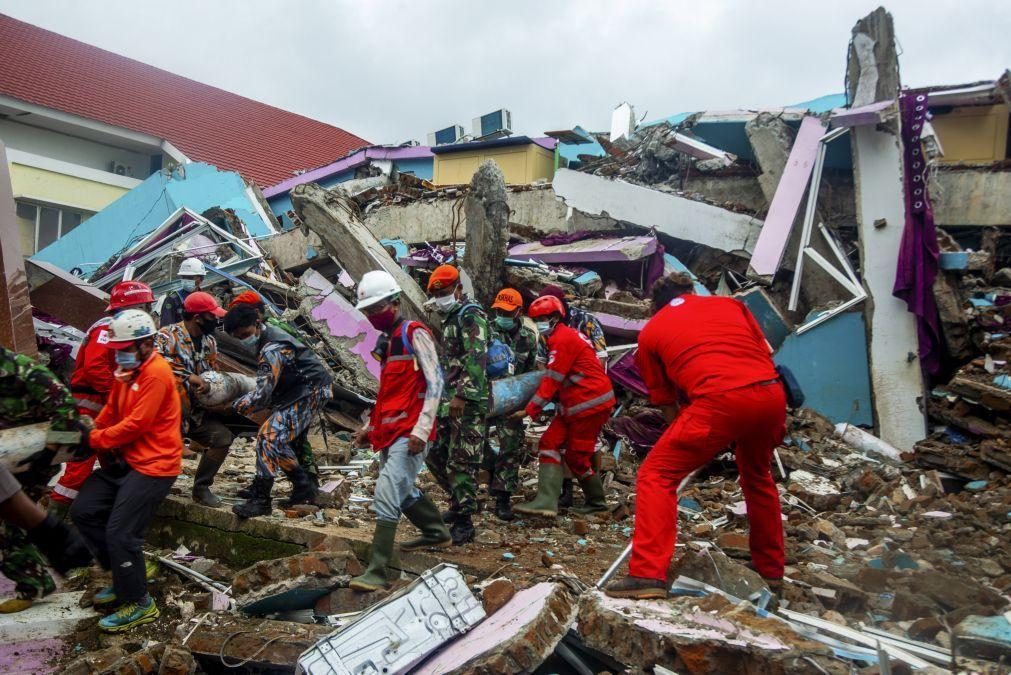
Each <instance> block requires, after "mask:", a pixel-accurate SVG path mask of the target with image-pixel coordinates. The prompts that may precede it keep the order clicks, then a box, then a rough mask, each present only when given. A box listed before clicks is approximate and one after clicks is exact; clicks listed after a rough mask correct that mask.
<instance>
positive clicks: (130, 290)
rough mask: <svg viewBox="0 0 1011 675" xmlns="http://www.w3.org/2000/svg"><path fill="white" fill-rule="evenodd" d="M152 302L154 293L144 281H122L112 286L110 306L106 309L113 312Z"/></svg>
mask: <svg viewBox="0 0 1011 675" xmlns="http://www.w3.org/2000/svg"><path fill="white" fill-rule="evenodd" d="M151 302H154V293H152V292H151V287H150V286H148V285H147V284H145V283H144V282H143V281H120V282H119V283H118V284H116V285H115V286H113V287H112V292H111V293H109V306H108V307H106V308H105V311H107V312H111V311H113V310H116V309H126V308H127V307H136V306H137V305H146V304H148V303H151Z"/></svg>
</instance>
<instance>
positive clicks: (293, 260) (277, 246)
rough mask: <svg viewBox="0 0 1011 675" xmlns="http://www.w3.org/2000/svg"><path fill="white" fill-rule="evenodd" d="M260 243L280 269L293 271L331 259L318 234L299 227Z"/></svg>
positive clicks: (262, 240)
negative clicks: (304, 230)
mask: <svg viewBox="0 0 1011 675" xmlns="http://www.w3.org/2000/svg"><path fill="white" fill-rule="evenodd" d="M259 243H260V247H261V248H263V250H264V252H266V254H267V255H268V256H270V258H271V259H272V260H273V261H274V262H275V263H277V266H278V268H279V269H282V270H285V271H288V272H292V273H297V272H299V271H301V270H302V269H304V268H306V267H311V266H313V264H314V263H319V262H320V261H323V260H329V259H330V258H329V256H328V255H327V253H326V250H324V248H323V242H322V241H320V238H319V235H318V234H316V233H315V232H303V231H302V230H300V229H298V228H296V229H294V230H288V231H287V232H281V233H279V234H275V235H274V236H273V237H267V238H266V239H261V240H260V242H259Z"/></svg>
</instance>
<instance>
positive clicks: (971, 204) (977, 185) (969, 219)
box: [930, 166, 1011, 226]
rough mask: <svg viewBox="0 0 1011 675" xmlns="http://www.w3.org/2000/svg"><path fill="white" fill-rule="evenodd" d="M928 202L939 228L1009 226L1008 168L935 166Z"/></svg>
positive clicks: (1010, 172) (1010, 187) (1010, 174)
mask: <svg viewBox="0 0 1011 675" xmlns="http://www.w3.org/2000/svg"><path fill="white" fill-rule="evenodd" d="M930 199H931V203H932V204H933V206H934V220H935V222H936V223H937V224H938V225H948V226H957V225H1011V167H1005V168H1002V169H1001V168H997V167H994V168H981V167H959V166H938V167H936V168H935V169H934V170H933V171H932V172H931V177H930Z"/></svg>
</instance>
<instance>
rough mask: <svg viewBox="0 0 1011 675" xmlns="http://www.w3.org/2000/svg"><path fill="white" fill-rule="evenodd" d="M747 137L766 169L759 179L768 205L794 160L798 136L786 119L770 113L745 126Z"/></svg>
mask: <svg viewBox="0 0 1011 675" xmlns="http://www.w3.org/2000/svg"><path fill="white" fill-rule="evenodd" d="M744 133H745V134H746V135H747V136H748V142H749V143H750V144H751V149H752V150H753V151H754V153H755V159H756V160H757V161H758V166H759V167H760V168H761V169H762V175H760V176H759V177H758V183H759V185H760V186H761V188H762V194H763V195H765V201H766V202H768V203H771V202H772V198H773V196H775V194H776V188H778V187H779V179H780V178H782V177H783V170H784V169H785V168H786V163H787V160H789V158H790V148H791V147H793V139H794V137H795V136H796V134H795V133H794V131H793V129H792V128H791V127H790V126H789V125H788V124H787V123H786V122H784V121H783V119H782V117H779V116H776V115H773V114H772V113H770V112H760V113H758V115H757V116H756V117H755V118H754V119H752V120H748V121H747V122H746V123H745V124H744Z"/></svg>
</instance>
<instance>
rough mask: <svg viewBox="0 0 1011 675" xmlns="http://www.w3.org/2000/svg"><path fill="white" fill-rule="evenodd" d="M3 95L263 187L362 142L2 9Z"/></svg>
mask: <svg viewBox="0 0 1011 675" xmlns="http://www.w3.org/2000/svg"><path fill="white" fill-rule="evenodd" d="M0 95H2V96H9V97H11V98H15V99H18V100H20V101H24V102H27V103H32V104H35V105H39V106H44V107H46V108H50V109H53V110H58V111H60V112H64V113H70V114H73V115H78V116H80V117H85V118H88V119H91V120H97V121H99V122H103V123H105V124H110V125H113V126H116V127H121V128H125V129H129V130H132V131H137V132H141V133H144V134H148V135H150V136H155V137H157V138H160V139H164V140H167V141H169V142H170V143H171V144H172V145H174V146H175V147H176V148H178V149H179V150H180V151H182V152H183V153H184V154H185V155H186V156H187V157H189V158H190V159H193V160H197V161H203V162H208V163H210V164H214V165H215V166H217V167H219V168H221V169H226V170H232V171H237V172H238V173H240V174H242V175H243V176H244V177H246V178H247V179H249V180H252V181H253V182H255V183H256V184H258V185H260V186H267V185H273V184H275V183H277V182H279V181H281V180H284V179H285V178H288V177H290V176H291V175H292V174H293V172H294V171H296V170H299V169H304V168H305V167H307V166H321V165H323V164H326V163H327V162H332V161H333V160H334V159H335V158H337V157H343V156H344V155H346V154H348V152H350V151H352V150H354V149H355V148H359V147H361V146H363V145H368V142H367V141H365V140H363V139H361V138H359V137H358V136H355V135H354V134H351V133H348V132H347V131H344V130H343V129H339V128H337V127H334V126H331V125H329V124H325V123H323V122H319V121H317V120H313V119H310V118H308V117H303V116H302V115H297V114H295V113H292V112H288V111H286V110H281V109H280V108H275V107H274V106H270V105H267V104H265V103H260V102H258V101H253V100H252V99H248V98H245V97H243V96H239V95H238V94H233V93H231V92H227V91H224V90H223V89H218V88H216V87H212V86H210V85H207V84H202V83H200V82H196V81H194V80H190V79H188V78H185V77H182V76H180V75H175V74H173V73H170V72H168V71H165V70H161V69H160V68H155V67H154V66H149V65H147V64H145V63H141V62H140V61H134V60H133V59H129V58H127V57H125V56H120V55H119V54H114V53H112V52H109V51H106V50H104V49H100V48H98V47H94V46H92V45H89V44H85V43H83V42H79V41H77V40H73V39H71V38H68V37H65V36H63V35H59V34H57V33H53V32H51V31H48V30H45V29H42V28H39V27H37V26H33V25H31V24H28V23H24V22H22V21H18V20H16V19H12V18H11V17H9V16H5V15H3V14H0Z"/></svg>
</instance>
